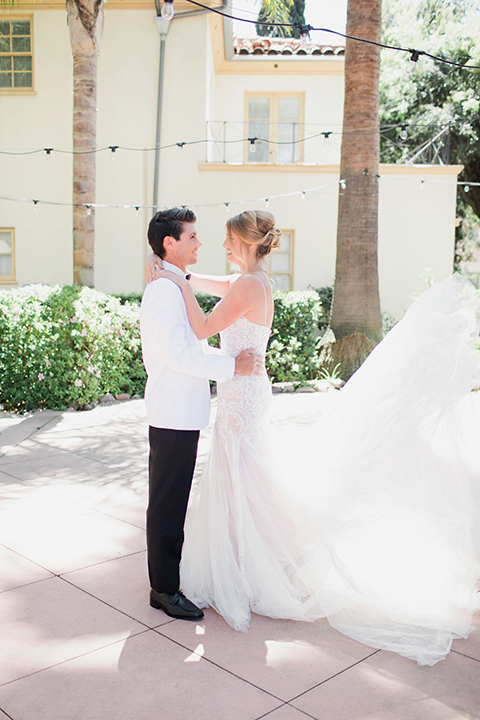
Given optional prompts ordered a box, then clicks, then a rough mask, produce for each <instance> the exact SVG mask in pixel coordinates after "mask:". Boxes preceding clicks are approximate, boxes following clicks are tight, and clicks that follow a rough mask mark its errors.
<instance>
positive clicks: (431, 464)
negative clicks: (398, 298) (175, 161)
mask: <svg viewBox="0 0 480 720" xmlns="http://www.w3.org/2000/svg"><path fill="white" fill-rule="evenodd" d="M479 318H480V308H479V301H478V299H477V296H476V292H475V290H474V288H473V287H472V286H471V285H470V283H468V281H466V280H465V279H464V278H462V277H461V276H459V275H454V276H452V277H451V278H449V279H448V280H445V281H444V282H442V283H439V284H437V285H435V286H434V287H433V288H431V289H430V290H428V291H427V292H426V293H425V294H424V295H423V296H422V297H420V298H418V299H417V300H416V301H415V302H414V303H413V305H412V306H411V308H410V309H409V310H408V312H407V313H406V315H405V317H404V319H403V320H402V321H401V322H400V323H398V324H397V325H396V326H395V327H394V328H393V330H391V331H390V333H389V334H388V335H387V336H386V338H385V339H384V340H383V342H382V343H380V344H379V345H378V346H377V347H376V348H375V350H374V351H373V352H372V353H371V355H370V356H369V358H367V360H366V361H365V363H364V364H363V365H362V367H361V368H360V370H359V371H357V373H356V374H355V375H354V376H353V377H352V378H351V379H350V381H349V382H348V383H347V385H346V386H345V388H344V389H343V390H342V391H341V392H340V393H338V401H337V403H336V405H335V407H334V408H333V409H332V410H331V411H329V412H328V413H327V414H326V416H324V417H323V418H322V419H321V420H320V421H319V422H318V423H316V424H315V425H314V426H313V427H311V428H301V430H299V432H298V433H296V434H292V435H290V437H289V443H288V446H289V447H288V448H284V452H285V455H284V457H283V458H280V460H281V464H282V466H283V467H284V468H285V467H287V466H291V467H293V468H294V470H293V471H290V473H289V477H288V478H287V480H286V481H284V480H282V478H281V474H280V472H279V471H278V470H277V469H275V468H274V467H273V466H272V456H271V453H270V452H269V443H268V436H269V421H268V413H269V403H270V397H271V391H270V386H269V382H268V378H267V377H266V375H264V376H263V377H261V378H253V377H251V378H249V377H239V376H235V377H234V378H233V379H232V380H230V381H228V382H226V383H222V384H219V386H218V411H217V419H216V423H215V428H214V436H213V441H212V447H211V450H210V454H209V457H208V459H207V461H206V463H205V467H204V470H203V473H202V476H201V478H200V481H199V483H198V486H197V488H196V491H195V492H194V493H193V494H192V498H191V502H190V505H189V509H188V514H187V520H186V526H185V544H184V549H183V558H182V564H181V584H182V589H183V591H184V592H185V594H186V595H187V597H189V598H190V599H191V600H192V601H193V602H195V603H196V604H198V605H199V606H201V607H208V606H210V607H213V608H215V610H217V612H219V613H220V614H221V615H223V617H224V618H225V620H226V621H227V622H228V623H229V624H230V625H231V626H232V627H234V628H235V629H238V630H247V629H248V625H249V620H250V613H251V612H254V613H258V614H262V615H267V616H269V617H274V618H290V619H294V620H315V619H317V618H320V617H326V618H327V619H328V621H329V622H330V624H331V625H332V626H333V627H335V628H337V629H338V630H339V631H341V632H342V633H344V634H346V635H348V636H350V637H352V638H354V639H356V640H359V641H360V642H363V643H365V644H367V645H370V646H372V647H375V648H382V649H386V650H393V651H395V652H397V653H399V654H401V655H404V656H406V657H408V658H411V659H414V660H416V661H417V662H418V663H419V664H422V665H425V664H427V665H433V664H434V663H436V662H437V661H438V660H441V659H443V658H444V657H445V656H446V654H447V653H448V652H449V650H450V647H451V643H452V639H454V638H465V637H467V636H468V634H469V632H470V631H471V630H472V629H473V628H472V626H471V618H472V612H473V610H474V609H476V607H477V603H478V597H479V595H478V594H477V593H476V590H475V583H476V581H477V578H478V577H479V575H480V570H479V563H478V561H479V550H480V393H471V392H470V390H471V389H472V387H474V386H475V385H478V384H480V361H479V355H478V354H477V353H475V351H474V349H473V346H474V342H475V339H476V337H477V335H478V330H479ZM221 336H222V338H221V339H222V350H223V352H225V353H227V354H229V355H236V354H237V353H238V352H239V351H240V350H242V349H245V348H252V347H253V348H255V349H256V351H257V352H260V353H264V352H265V348H266V345H267V341H268V336H269V329H268V328H267V327H265V326H260V325H256V324H255V323H252V322H250V321H249V320H247V319H246V318H240V320H238V321H237V322H235V323H234V324H233V325H232V326H231V327H229V328H227V329H226V330H225V331H224V332H223V333H222V334H221ZM284 445H285V443H284ZM288 455H290V458H288ZM292 456H293V462H292Z"/></svg>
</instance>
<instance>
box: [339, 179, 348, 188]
mask: <svg viewBox="0 0 480 720" xmlns="http://www.w3.org/2000/svg"><path fill="white" fill-rule="evenodd" d="M340 187H341V188H342V190H345V189H346V187H347V183H346V182H345V180H340Z"/></svg>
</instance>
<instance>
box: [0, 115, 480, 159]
mask: <svg viewBox="0 0 480 720" xmlns="http://www.w3.org/2000/svg"><path fill="white" fill-rule="evenodd" d="M478 118H480V115H475V116H473V117H470V118H468V120H469V121H471V120H476V119H478ZM465 119H467V118H465V117H459V118H458V124H460V122H461V121H462V120H465ZM455 124H457V123H448V125H449V126H452V125H455ZM404 127H405V128H406V127H407V126H406V124H405V123H398V124H397V123H393V124H390V123H386V124H383V125H380V128H379V129H378V130H377V129H373V128H372V129H371V130H370V129H369V128H364V129H363V130H358V131H353V132H351V131H349V132H343V131H335V130H322V131H320V132H318V133H315V134H313V135H308V136H305V137H301V138H298V139H296V140H288V141H281V140H270V139H267V138H262V142H263V143H268V144H269V145H297V144H300V143H305V142H308V141H309V140H315V139H316V138H318V137H322V136H323V137H324V138H325V139H326V140H328V138H329V137H330V135H338V136H339V137H342V136H343V135H348V136H353V137H356V136H358V137H362V136H365V135H378V134H382V133H384V132H385V131H386V130H394V129H396V128H401V129H403V128H404ZM409 127H411V128H414V129H415V128H426V129H433V128H438V127H441V128H443V127H445V128H446V127H447V124H445V125H438V124H437V123H414V124H412V123H410V124H409ZM258 141H259V138H257V137H244V138H240V139H238V140H215V139H213V138H204V139H203V140H190V141H183V142H174V143H170V144H169V145H158V146H157V145H155V146H153V147H125V146H122V145H107V146H105V147H100V148H93V149H90V150H61V149H59V148H39V149H38V150H0V155H35V154H37V153H40V152H47V151H48V150H49V151H50V153H53V152H55V153H61V154H64V155H90V154H92V153H101V152H104V151H105V150H110V151H111V153H112V157H113V155H114V153H115V152H116V151H117V150H125V151H127V152H150V151H153V150H168V149H169V148H174V147H176V148H183V147H184V146H186V145H200V144H207V143H222V144H224V145H235V144H238V143H244V142H248V143H250V147H249V150H250V152H255V149H256V148H255V143H256V142H258ZM47 154H49V153H48V152H47Z"/></svg>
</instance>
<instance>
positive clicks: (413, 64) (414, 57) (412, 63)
mask: <svg viewBox="0 0 480 720" xmlns="http://www.w3.org/2000/svg"><path fill="white" fill-rule="evenodd" d="M411 53H412V54H411V55H410V60H409V62H408V63H407V67H406V68H405V69H406V72H407V73H408V74H409V75H413V73H414V72H415V70H416V69H417V62H418V58H419V57H420V53H419V52H418V51H417V50H412V51H411Z"/></svg>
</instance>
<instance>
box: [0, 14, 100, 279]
mask: <svg viewBox="0 0 480 720" xmlns="http://www.w3.org/2000/svg"><path fill="white" fill-rule="evenodd" d="M104 1H105V0H66V4H67V19H68V28H69V31H70V42H71V45H72V53H73V151H74V156H73V204H74V208H73V281H74V283H76V284H77V285H88V286H89V287H93V286H94V241H95V210H94V208H93V207H88V206H90V205H92V204H94V203H95V169H96V163H95V152H93V151H94V150H95V148H96V141H97V137H96V136H97V117H96V108H97V59H98V48H99V45H100V39H101V36H102V30H103V7H104ZM14 4H15V0H0V8H1V7H13V6H14ZM79 204H82V205H84V207H78V205H79Z"/></svg>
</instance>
